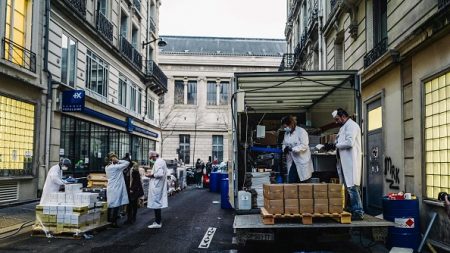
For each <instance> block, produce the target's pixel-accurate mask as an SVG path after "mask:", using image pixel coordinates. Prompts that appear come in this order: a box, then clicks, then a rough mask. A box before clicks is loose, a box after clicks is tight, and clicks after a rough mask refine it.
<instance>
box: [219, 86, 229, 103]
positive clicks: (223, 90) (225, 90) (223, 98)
mask: <svg viewBox="0 0 450 253" xmlns="http://www.w3.org/2000/svg"><path fill="white" fill-rule="evenodd" d="M229 93H230V83H228V82H221V83H220V104H221V105H227V104H228V97H229Z"/></svg>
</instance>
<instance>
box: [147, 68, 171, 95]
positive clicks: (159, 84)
mask: <svg viewBox="0 0 450 253" xmlns="http://www.w3.org/2000/svg"><path fill="white" fill-rule="evenodd" d="M145 79H146V82H147V84H149V85H150V89H151V90H152V91H153V92H155V93H156V94H158V95H161V94H163V93H165V92H167V76H166V75H165V74H164V72H163V71H162V70H161V69H160V68H159V66H158V64H156V62H154V61H151V60H150V61H147V62H146V65H145Z"/></svg>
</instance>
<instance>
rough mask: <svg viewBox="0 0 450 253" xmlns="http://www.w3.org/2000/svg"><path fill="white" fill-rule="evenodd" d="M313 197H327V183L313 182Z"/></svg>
mask: <svg viewBox="0 0 450 253" xmlns="http://www.w3.org/2000/svg"><path fill="white" fill-rule="evenodd" d="M313 188H314V199H328V185H327V184H314V186H313Z"/></svg>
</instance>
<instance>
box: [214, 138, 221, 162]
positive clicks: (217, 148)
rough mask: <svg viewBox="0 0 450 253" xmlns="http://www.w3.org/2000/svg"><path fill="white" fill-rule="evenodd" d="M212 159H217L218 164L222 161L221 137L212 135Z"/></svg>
mask: <svg viewBox="0 0 450 253" xmlns="http://www.w3.org/2000/svg"><path fill="white" fill-rule="evenodd" d="M212 158H213V161H214V160H215V159H216V158H217V160H218V161H219V162H222V161H223V136H222V135H213V137H212Z"/></svg>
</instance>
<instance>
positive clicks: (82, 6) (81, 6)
mask: <svg viewBox="0 0 450 253" xmlns="http://www.w3.org/2000/svg"><path fill="white" fill-rule="evenodd" d="M65 1H66V2H67V3H69V4H70V6H72V8H73V9H74V10H75V11H77V12H78V14H80V15H81V16H83V17H86V0H65Z"/></svg>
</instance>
